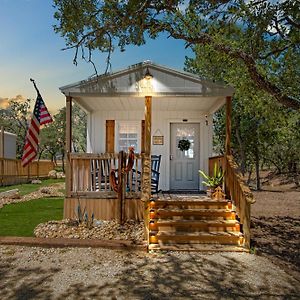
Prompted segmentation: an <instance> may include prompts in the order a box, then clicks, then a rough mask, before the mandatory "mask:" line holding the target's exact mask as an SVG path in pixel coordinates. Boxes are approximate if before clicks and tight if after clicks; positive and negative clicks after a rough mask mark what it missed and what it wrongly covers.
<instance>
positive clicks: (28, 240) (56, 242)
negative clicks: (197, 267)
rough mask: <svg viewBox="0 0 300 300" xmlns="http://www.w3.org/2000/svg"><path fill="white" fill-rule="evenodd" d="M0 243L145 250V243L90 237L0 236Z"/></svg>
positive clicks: (50, 246)
mask: <svg viewBox="0 0 300 300" xmlns="http://www.w3.org/2000/svg"><path fill="white" fill-rule="evenodd" d="M0 245H15V246H29V247H42V248H65V247H78V248H88V247H90V248H108V249H118V250H136V251H147V245H146V243H144V244H133V243H132V242H130V241H126V240H91V239H67V238H36V237H14V236H0Z"/></svg>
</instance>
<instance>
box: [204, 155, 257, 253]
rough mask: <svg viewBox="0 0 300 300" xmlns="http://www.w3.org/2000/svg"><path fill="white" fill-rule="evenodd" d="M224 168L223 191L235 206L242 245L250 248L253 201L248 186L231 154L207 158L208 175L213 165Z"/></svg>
mask: <svg viewBox="0 0 300 300" xmlns="http://www.w3.org/2000/svg"><path fill="white" fill-rule="evenodd" d="M215 164H217V165H218V167H220V166H221V167H222V169H223V170H225V192H226V196H227V197H228V198H229V199H231V201H232V203H233V205H234V206H235V208H236V213H237V215H238V217H239V219H240V223H241V225H242V230H243V233H244V246H245V247H247V248H248V249H249V248H250V217H251V214H250V212H251V204H253V203H254V202H255V200H254V199H253V194H252V192H251V190H250V188H249V187H248V186H247V185H246V184H245V183H244V180H243V178H242V174H241V173H240V172H239V169H238V165H237V164H236V163H235V161H234V158H233V156H232V155H228V156H226V157H225V156H215V157H210V158H209V175H210V176H213V170H214V165H215Z"/></svg>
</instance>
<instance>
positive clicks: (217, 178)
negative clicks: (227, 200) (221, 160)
mask: <svg viewBox="0 0 300 300" xmlns="http://www.w3.org/2000/svg"><path fill="white" fill-rule="evenodd" d="M199 174H200V175H201V176H202V177H204V178H205V180H204V181H202V183H203V184H204V185H206V186H207V187H209V188H211V189H215V188H217V187H218V186H222V184H223V179H224V171H223V170H222V168H221V167H218V164H215V165H214V173H213V176H209V175H207V174H205V173H204V172H203V171H202V170H199Z"/></svg>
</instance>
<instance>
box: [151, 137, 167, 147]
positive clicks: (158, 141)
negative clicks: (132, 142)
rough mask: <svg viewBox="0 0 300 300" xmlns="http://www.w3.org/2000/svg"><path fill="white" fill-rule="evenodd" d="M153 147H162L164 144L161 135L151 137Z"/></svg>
mask: <svg viewBox="0 0 300 300" xmlns="http://www.w3.org/2000/svg"><path fill="white" fill-rule="evenodd" d="M152 143H153V145H163V144H164V136H163V135H155V136H153V137H152Z"/></svg>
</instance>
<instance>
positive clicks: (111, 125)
mask: <svg viewBox="0 0 300 300" xmlns="http://www.w3.org/2000/svg"><path fill="white" fill-rule="evenodd" d="M105 152H107V153H114V152H115V120H106V143H105Z"/></svg>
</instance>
